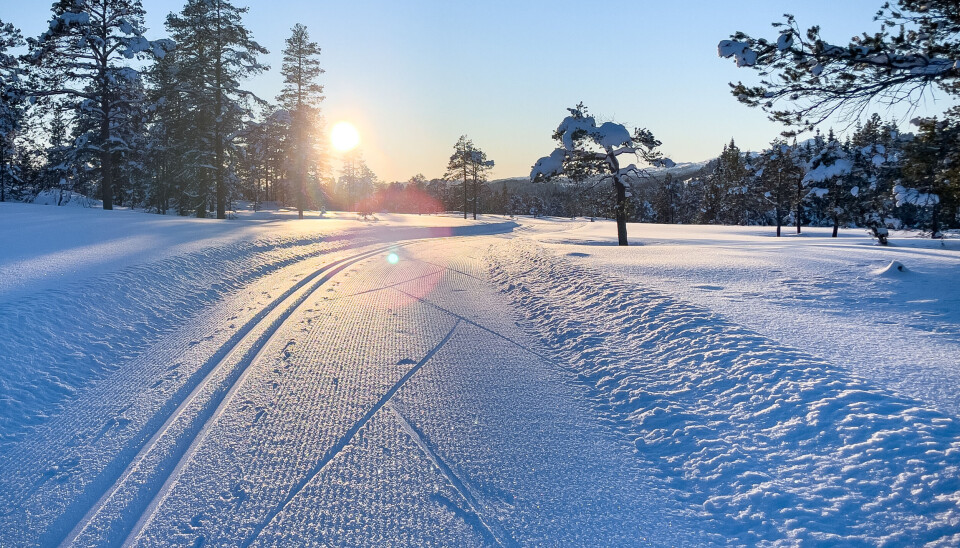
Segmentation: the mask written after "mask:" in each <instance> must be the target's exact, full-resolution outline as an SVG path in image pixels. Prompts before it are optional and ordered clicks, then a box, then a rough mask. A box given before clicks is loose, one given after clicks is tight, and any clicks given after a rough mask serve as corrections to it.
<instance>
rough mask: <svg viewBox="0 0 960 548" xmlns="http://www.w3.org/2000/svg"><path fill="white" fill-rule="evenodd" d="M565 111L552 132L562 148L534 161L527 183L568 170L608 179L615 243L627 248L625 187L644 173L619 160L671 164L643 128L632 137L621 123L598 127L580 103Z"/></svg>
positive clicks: (656, 142) (651, 135) (626, 195)
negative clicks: (627, 156) (630, 157)
mask: <svg viewBox="0 0 960 548" xmlns="http://www.w3.org/2000/svg"><path fill="white" fill-rule="evenodd" d="M567 110H568V111H569V112H570V116H567V117H566V118H564V119H563V121H562V122H561V123H560V125H559V126H558V127H557V130H556V131H554V133H553V138H554V139H556V140H557V141H558V142H559V143H560V144H561V147H560V148H557V149H556V150H554V151H553V153H551V154H550V156H546V157H543V158H541V159H540V160H538V161H537V163H536V164H535V165H534V166H533V169H532V170H531V172H530V180H531V181H533V182H537V181H545V180H550V179H552V178H554V177H557V176H560V175H563V174H566V173H567V170H568V169H570V170H571V171H572V172H573V173H575V174H576V175H577V176H583V175H584V174H589V175H601V180H604V179H609V180H610V181H611V182H612V183H613V188H614V191H615V192H616V200H615V204H616V205H615V208H614V211H615V216H616V219H617V241H618V243H619V245H627V198H628V191H627V186H628V185H630V184H632V182H633V181H635V180H637V179H640V178H643V177H644V176H645V174H644V172H643V170H642V169H640V168H638V167H637V166H635V165H633V164H631V165H629V166H627V167H625V168H621V167H620V158H619V157H620V156H622V155H624V154H632V155H634V156H636V157H637V158H640V159H642V160H644V161H645V162H647V163H648V164H651V165H658V166H671V165H673V162H672V161H670V160H669V159H666V158H663V156H662V155H661V154H660V153H659V152H657V151H656V148H657V147H658V146H660V141H658V140H657V139H656V138H654V136H653V134H652V133H651V132H650V131H649V130H647V129H645V128H637V129H636V130H635V131H634V133H633V135H632V136H631V135H630V133H629V132H628V131H627V129H626V128H625V127H623V126H622V125H621V124H616V123H613V122H604V123H603V124H601V125H599V126H597V123H596V120H595V119H594V118H593V117H592V116H589V115H588V114H587V109H586V107H585V106H584V105H583V103H579V104H578V105H577V106H576V107H574V108H570V109H567ZM539 209H541V210H542V208H539Z"/></svg>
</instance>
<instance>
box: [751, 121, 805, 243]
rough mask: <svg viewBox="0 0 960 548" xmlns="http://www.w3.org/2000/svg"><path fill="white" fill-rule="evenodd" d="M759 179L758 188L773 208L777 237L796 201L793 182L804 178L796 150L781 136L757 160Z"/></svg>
mask: <svg viewBox="0 0 960 548" xmlns="http://www.w3.org/2000/svg"><path fill="white" fill-rule="evenodd" d="M756 163H757V171H756V178H757V180H758V183H759V188H758V190H759V191H760V192H761V193H762V196H763V198H764V200H765V201H766V203H767V204H769V205H770V206H772V207H773V216H774V221H775V222H776V226H777V237H778V238H779V237H780V230H781V227H782V226H783V221H784V218H785V217H786V216H787V213H789V211H790V206H791V205H792V203H793V181H794V180H797V179H800V178H802V177H803V174H804V173H803V168H802V166H801V165H800V164H799V163H798V159H797V156H796V151H795V149H794V147H791V146H790V145H788V144H787V143H786V141H783V140H782V139H778V140H775V141H774V142H772V143H770V148H768V149H767V150H764V151H763V152H762V153H761V154H760V157H759V158H758V159H757V162H756Z"/></svg>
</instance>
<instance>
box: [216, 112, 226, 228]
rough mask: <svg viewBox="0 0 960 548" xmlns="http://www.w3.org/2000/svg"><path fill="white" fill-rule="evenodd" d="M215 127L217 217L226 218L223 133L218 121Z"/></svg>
mask: <svg viewBox="0 0 960 548" xmlns="http://www.w3.org/2000/svg"><path fill="white" fill-rule="evenodd" d="M219 111H220V100H219V99H218V100H217V112H219ZM216 124H217V125H216V129H214V130H213V139H214V142H215V145H214V146H215V148H214V155H215V156H216V158H215V159H214V162H216V165H215V166H214V167H215V168H216V174H215V177H216V178H217V219H226V218H227V187H226V183H225V182H224V169H223V154H224V146H223V135H222V134H221V133H220V123H219V122H216Z"/></svg>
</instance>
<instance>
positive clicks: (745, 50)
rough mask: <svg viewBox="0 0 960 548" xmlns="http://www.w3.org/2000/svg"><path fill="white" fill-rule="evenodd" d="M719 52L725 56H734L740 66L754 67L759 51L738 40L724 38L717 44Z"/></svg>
mask: <svg viewBox="0 0 960 548" xmlns="http://www.w3.org/2000/svg"><path fill="white" fill-rule="evenodd" d="M717 54H718V55H719V56H720V57H723V58H727V57H733V58H734V59H735V60H736V62H737V66H738V67H752V66H753V65H755V64H756V63H757V52H756V51H754V50H752V49H750V46H749V45H748V44H746V43H744V42H740V41H738V40H722V41H721V42H720V44H718V45H717Z"/></svg>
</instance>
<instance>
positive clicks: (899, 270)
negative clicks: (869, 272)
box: [874, 261, 910, 276]
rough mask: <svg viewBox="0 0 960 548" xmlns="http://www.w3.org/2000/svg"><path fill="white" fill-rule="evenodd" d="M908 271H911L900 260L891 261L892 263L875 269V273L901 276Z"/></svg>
mask: <svg viewBox="0 0 960 548" xmlns="http://www.w3.org/2000/svg"><path fill="white" fill-rule="evenodd" d="M907 272H910V270H909V269H908V268H907V267H905V266H903V263H901V262H900V261H890V264H888V265H887V266H885V267H883V268H881V269H880V270H876V271H874V274H876V275H877V276H901V275H903V274H905V273H907Z"/></svg>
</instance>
